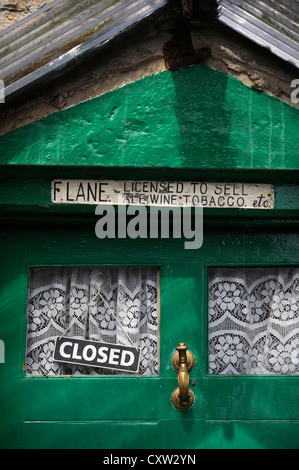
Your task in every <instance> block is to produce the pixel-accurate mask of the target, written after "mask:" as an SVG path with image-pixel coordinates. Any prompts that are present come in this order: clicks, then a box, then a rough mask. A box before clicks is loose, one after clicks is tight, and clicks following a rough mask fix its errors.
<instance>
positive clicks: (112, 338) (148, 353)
mask: <svg viewBox="0 0 299 470" xmlns="http://www.w3.org/2000/svg"><path fill="white" fill-rule="evenodd" d="M157 274H158V271H157V269H156V268H136V267H132V268H131V267H129V268H127V267H126V268H114V267H113V268H39V269H31V270H30V278H29V280H30V282H29V299H28V307H27V350H26V373H27V374H28V375H39V376H56V375H107V374H108V375H113V374H121V372H118V371H114V370H111V369H103V368H92V367H86V366H76V365H71V364H70V365H68V364H59V363H58V362H54V361H53V353H54V345H55V341H56V338H57V337H59V336H62V335H65V337H72V338H77V339H88V340H92V341H100V342H106V343H110V344H121V345H124V346H132V345H134V346H136V347H139V348H141V358H140V369H139V374H140V375H156V374H158V372H159V358H158V312H157ZM98 292H100V296H98V297H96V298H95V296H96V295H97V293H98ZM93 298H95V300H94V301H93ZM122 374H125V373H124V372H123V373H122Z"/></svg>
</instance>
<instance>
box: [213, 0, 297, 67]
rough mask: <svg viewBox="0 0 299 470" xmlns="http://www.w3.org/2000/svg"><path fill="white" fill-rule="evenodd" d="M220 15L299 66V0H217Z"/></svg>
mask: <svg viewBox="0 0 299 470" xmlns="http://www.w3.org/2000/svg"><path fill="white" fill-rule="evenodd" d="M217 3H218V19H219V20H220V21H221V22H222V23H224V24H226V25H227V26H229V27H230V28H232V29H234V30H235V31H238V32H239V33H241V34H243V35H244V36H246V37H247V38H249V39H251V40H252V41H254V42H256V43H257V44H259V45H261V46H264V47H267V48H268V49H270V50H271V52H272V53H273V54H276V55H277V56H278V57H280V58H281V59H284V60H286V61H288V62H291V63H292V64H294V65H295V66H296V67H298V68H299V0H279V1H278V0H246V1H241V0H217Z"/></svg>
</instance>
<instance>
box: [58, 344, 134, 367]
mask: <svg viewBox="0 0 299 470" xmlns="http://www.w3.org/2000/svg"><path fill="white" fill-rule="evenodd" d="M54 361H57V362H64V363H67V364H79V365H84V366H89V367H101V368H103V369H115V370H119V371H125V372H138V370H139V361H140V349H139V348H134V347H130V346H122V345H120V344H110V343H100V342H98V341H88V340H83V339H75V338H66V337H59V338H57V339H56V344H55V351H54Z"/></svg>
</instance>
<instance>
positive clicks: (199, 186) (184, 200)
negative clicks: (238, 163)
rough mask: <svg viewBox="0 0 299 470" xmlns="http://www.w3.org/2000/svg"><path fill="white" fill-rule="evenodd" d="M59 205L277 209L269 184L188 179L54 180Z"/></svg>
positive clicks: (53, 187) (55, 196)
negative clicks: (191, 180) (185, 180)
mask: <svg viewBox="0 0 299 470" xmlns="http://www.w3.org/2000/svg"><path fill="white" fill-rule="evenodd" d="M52 202H53V203H55V204H97V205H98V204H113V205H143V206H159V207H161V206H164V207H188V206H189V207H203V208H209V209H211V208H223V209H274V188H273V186H271V185H269V184H252V183H223V182H222V183H213V182H208V183H205V182H198V181H194V182H184V181H112V180H105V181H104V180H54V181H52Z"/></svg>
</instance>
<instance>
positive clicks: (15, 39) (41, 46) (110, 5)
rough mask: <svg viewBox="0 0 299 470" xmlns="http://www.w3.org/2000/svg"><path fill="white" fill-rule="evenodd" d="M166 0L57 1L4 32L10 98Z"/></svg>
mask: <svg viewBox="0 0 299 470" xmlns="http://www.w3.org/2000/svg"><path fill="white" fill-rule="evenodd" d="M166 4H167V0H125V1H124V0H83V1H78V0H75V1H74V0H55V1H53V2H51V3H49V4H48V5H46V6H45V7H43V8H41V9H40V10H38V11H37V12H35V13H33V14H31V15H29V16H27V17H26V18H24V19H23V20H21V21H19V22H17V23H15V24H14V25H12V26H10V27H9V28H7V29H5V30H3V31H2V32H1V33H0V78H1V79H2V80H4V83H5V97H6V98H8V97H9V96H11V95H14V94H16V93H17V92H19V91H20V90H21V89H23V88H24V87H27V86H28V85H32V84H34V83H37V82H39V81H41V79H43V78H44V77H45V76H47V75H49V74H51V76H54V75H55V74H57V73H58V72H59V71H60V70H61V69H63V68H64V67H65V66H66V65H69V64H70V63H74V62H77V61H78V60H79V59H80V58H82V57H83V56H84V55H86V53H87V52H90V51H94V50H97V49H98V48H100V47H102V46H104V45H106V44H107V43H109V42H110V41H111V40H112V39H114V38H115V37H117V36H119V35H120V34H121V33H124V32H126V31H127V30H129V29H130V28H131V27H132V26H134V25H136V24H137V23H139V22H140V21H141V20H144V19H145V18H146V17H148V16H150V15H152V14H153V13H155V12H156V11H157V10H159V9H161V8H162V7H164V6H165V5H166Z"/></svg>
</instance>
